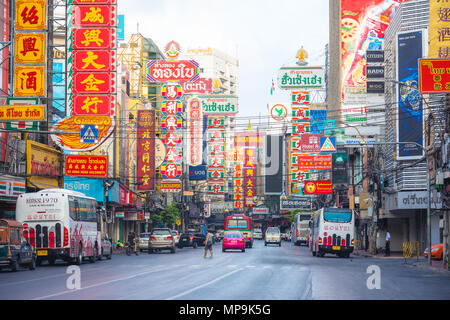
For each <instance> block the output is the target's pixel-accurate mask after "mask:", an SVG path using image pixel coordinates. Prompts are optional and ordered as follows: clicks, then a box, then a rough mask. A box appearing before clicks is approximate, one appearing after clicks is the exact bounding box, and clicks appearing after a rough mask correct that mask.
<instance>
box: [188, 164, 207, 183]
mask: <svg viewBox="0 0 450 320" xmlns="http://www.w3.org/2000/svg"><path fill="white" fill-rule="evenodd" d="M206 171H207V170H206V166H196V167H194V166H189V180H190V181H202V180H206V175H207V172H206Z"/></svg>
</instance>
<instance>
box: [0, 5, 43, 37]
mask: <svg viewBox="0 0 450 320" xmlns="http://www.w3.org/2000/svg"><path fill="white" fill-rule="evenodd" d="M46 9H47V3H46V0H16V24H15V29H16V30H45V28H46V21H47V16H46ZM4 14H6V11H5V13H4Z"/></svg>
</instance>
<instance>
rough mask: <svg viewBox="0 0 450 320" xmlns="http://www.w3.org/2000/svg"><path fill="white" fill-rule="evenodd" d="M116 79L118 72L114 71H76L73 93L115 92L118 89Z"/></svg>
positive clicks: (73, 80)
mask: <svg viewBox="0 0 450 320" xmlns="http://www.w3.org/2000/svg"><path fill="white" fill-rule="evenodd" d="M115 80H116V74H115V73H114V72H95V73H91V72H74V73H73V76H72V83H73V87H72V93H74V94H79V93H82V94H97V93H114V92H115V91H116V90H115V88H116V81H115Z"/></svg>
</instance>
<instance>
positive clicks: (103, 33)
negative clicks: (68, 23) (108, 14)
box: [72, 28, 117, 50]
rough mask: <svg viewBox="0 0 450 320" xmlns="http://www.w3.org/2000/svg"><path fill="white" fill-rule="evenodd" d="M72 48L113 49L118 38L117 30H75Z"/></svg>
mask: <svg viewBox="0 0 450 320" xmlns="http://www.w3.org/2000/svg"><path fill="white" fill-rule="evenodd" d="M72 41H73V43H72V48H73V49H75V50H78V49H113V48H115V47H116V43H117V37H116V29H115V28H73V31H72Z"/></svg>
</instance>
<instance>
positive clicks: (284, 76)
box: [277, 67, 325, 89]
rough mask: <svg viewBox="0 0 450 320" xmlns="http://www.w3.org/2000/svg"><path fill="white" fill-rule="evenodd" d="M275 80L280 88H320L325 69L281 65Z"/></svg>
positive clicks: (323, 79) (323, 80)
mask: <svg viewBox="0 0 450 320" xmlns="http://www.w3.org/2000/svg"><path fill="white" fill-rule="evenodd" d="M277 80H278V86H279V87H280V88H281V89H299V88H321V87H323V85H324V84H325V71H324V69H323V68H322V67H281V68H280V69H279V70H278V77H277Z"/></svg>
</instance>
